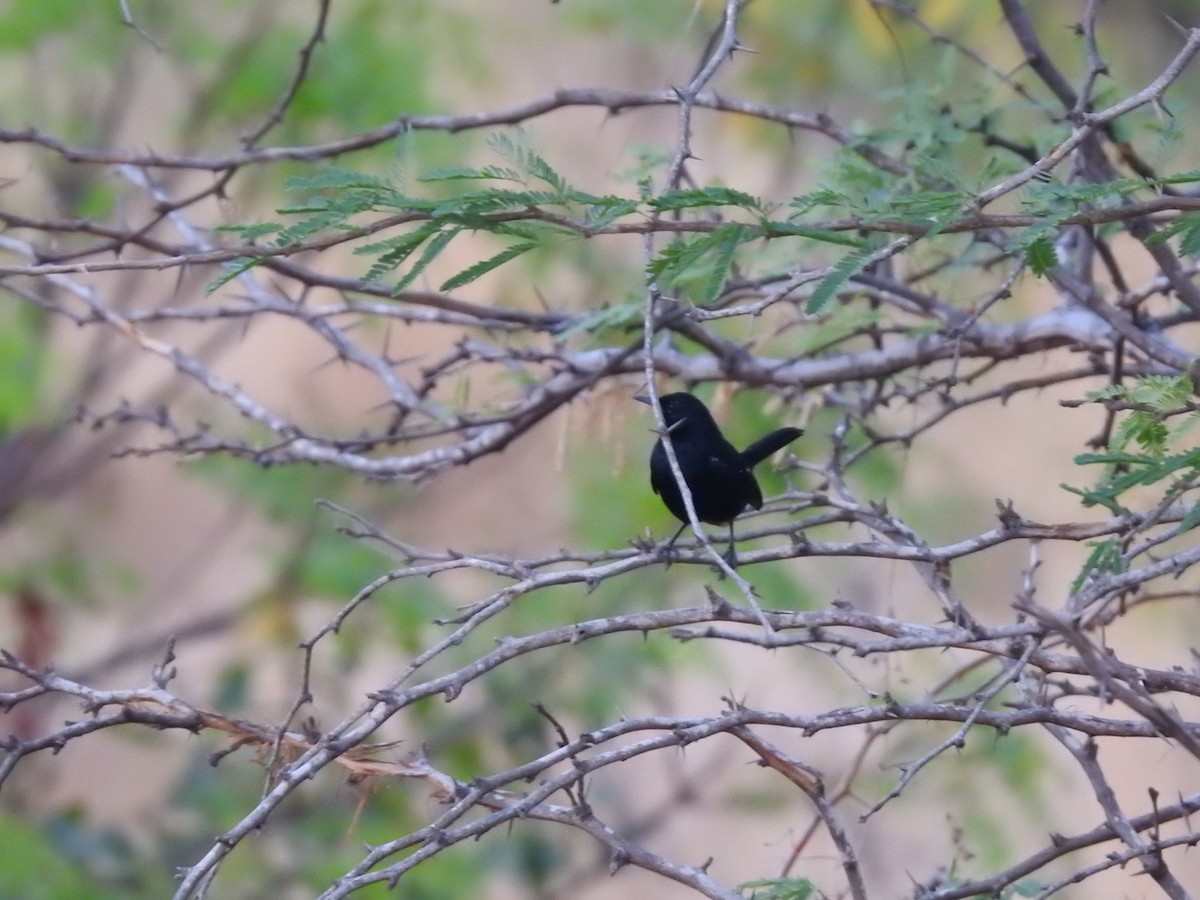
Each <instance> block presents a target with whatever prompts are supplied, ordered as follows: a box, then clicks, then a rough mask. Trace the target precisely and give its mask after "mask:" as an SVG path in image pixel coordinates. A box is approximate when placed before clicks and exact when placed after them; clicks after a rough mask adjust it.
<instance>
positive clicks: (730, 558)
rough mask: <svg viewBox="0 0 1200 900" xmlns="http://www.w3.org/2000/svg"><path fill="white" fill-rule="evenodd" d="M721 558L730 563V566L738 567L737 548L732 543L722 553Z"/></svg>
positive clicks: (732, 567)
mask: <svg viewBox="0 0 1200 900" xmlns="http://www.w3.org/2000/svg"><path fill="white" fill-rule="evenodd" d="M721 559H723V560H725V562H727V563H729V568H731V569H736V568H737V567H738V558H737V548H735V547H734V546H733V544H730V545H729V548H728V549H727V550H726V551H725V552H724V553H722V554H721Z"/></svg>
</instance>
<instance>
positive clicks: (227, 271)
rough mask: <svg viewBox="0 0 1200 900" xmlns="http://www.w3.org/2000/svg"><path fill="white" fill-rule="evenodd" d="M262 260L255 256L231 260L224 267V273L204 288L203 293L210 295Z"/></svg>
mask: <svg viewBox="0 0 1200 900" xmlns="http://www.w3.org/2000/svg"><path fill="white" fill-rule="evenodd" d="M260 262H262V260H261V259H260V258H259V257H257V256H239V257H238V258H237V259H234V260H231V261H229V262H227V263H225V265H224V267H223V268H224V271H223V272H222V273H221V274H220V275H218V276H217V277H216V278H214V279H213V280H212V281H210V282H209V283H208V284H206V285H205V286H204V293H206V294H211V293H212V292H213V291H215V290H217V289H218V288H220V287H223V286H224V285H226V284H228V283H229V282H231V281H233V279H235V278H237V277H238V276H239V275H241V274H242V273H243V272H246V271H248V270H250V269H253V268H254V267H255V266H257V265H258V264H259V263H260Z"/></svg>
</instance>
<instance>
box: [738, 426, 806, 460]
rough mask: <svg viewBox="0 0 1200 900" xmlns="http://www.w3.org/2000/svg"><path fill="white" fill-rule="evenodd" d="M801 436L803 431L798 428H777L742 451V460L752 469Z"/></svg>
mask: <svg viewBox="0 0 1200 900" xmlns="http://www.w3.org/2000/svg"><path fill="white" fill-rule="evenodd" d="M802 434H804V431H803V429H800V428H779V429H777V430H775V431H772V432H771V433H770V434H768V435H767V436H766V437H760V438H759V439H758V440H757V441H755V442H754V443H753V444H751V445H750V446H749V447H747V448H746V449H745V450H743V451H742V459H743V460H744V461H745V463H746V465H747V466H749V467H750V468H752V469H753V468H754V467H755V466H757V465H758V464H759V463H760V462H762V461H763V460H764V459H766V458H767V457H768V456H770V455H771V454H772V453H774V452H775V451H776V450H781V449H782V448H784V447H786V446H787V445H788V444H790V443H791V442H792V441H794V440H795V439H796V438H798V437H800V435H802Z"/></svg>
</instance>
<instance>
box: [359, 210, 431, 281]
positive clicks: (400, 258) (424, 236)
mask: <svg viewBox="0 0 1200 900" xmlns="http://www.w3.org/2000/svg"><path fill="white" fill-rule="evenodd" d="M437 231H438V225H437V223H435V222H426V223H425V224H424V225H422V226H421V227H420V228H418V229H417V230H415V231H412V232H409V233H408V234H402V235H399V236H398V237H394V238H390V239H389V240H386V241H376V242H374V243H371V244H367V245H366V246H363V247H356V248H355V249H354V252H355V253H358V254H370V253H380V251H383V252H382V253H380V256H379V258H378V259H377V260H375V262H374V263H372V265H371V268H370V269H368V270H367V274H366V275H364V276H363V279H364V280H365V281H378V280H379V279H380V278H382V277H383V276H384V275H386V274H387V273H388V272H391V271H392V270H393V269H395V268H396V267H397V266H399V265H400V264H401V263H403V262H404V261H405V260H406V259H408V258H409V257H410V256H411V255H412V254H413V253H415V252H416V250H417V248H418V247H420V246H421V244H423V243H425V241H426V240H428V239H429V238H430V237H431V236H432V235H434V234H436V233H437Z"/></svg>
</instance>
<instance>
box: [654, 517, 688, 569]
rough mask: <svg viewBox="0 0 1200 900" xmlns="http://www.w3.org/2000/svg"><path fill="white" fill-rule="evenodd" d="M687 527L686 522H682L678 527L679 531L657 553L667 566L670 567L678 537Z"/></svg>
mask: <svg viewBox="0 0 1200 900" xmlns="http://www.w3.org/2000/svg"><path fill="white" fill-rule="evenodd" d="M687 527H688V523H687V522H684V523H683V524H682V525H680V526H679V530H678V531H676V532H675V533H674V534H673V535H671V539H670V540H669V541H667V542H666V543H665V544H663V546H662V549H660V550H659V551H658V553H659V556H661V557H663V559H665V560H666V563H667V565H668V566H670V565H671V557H672V556H674V555H675V541H677V540H678V539H679V536H680V535H681V534H683V529H685V528H687Z"/></svg>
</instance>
